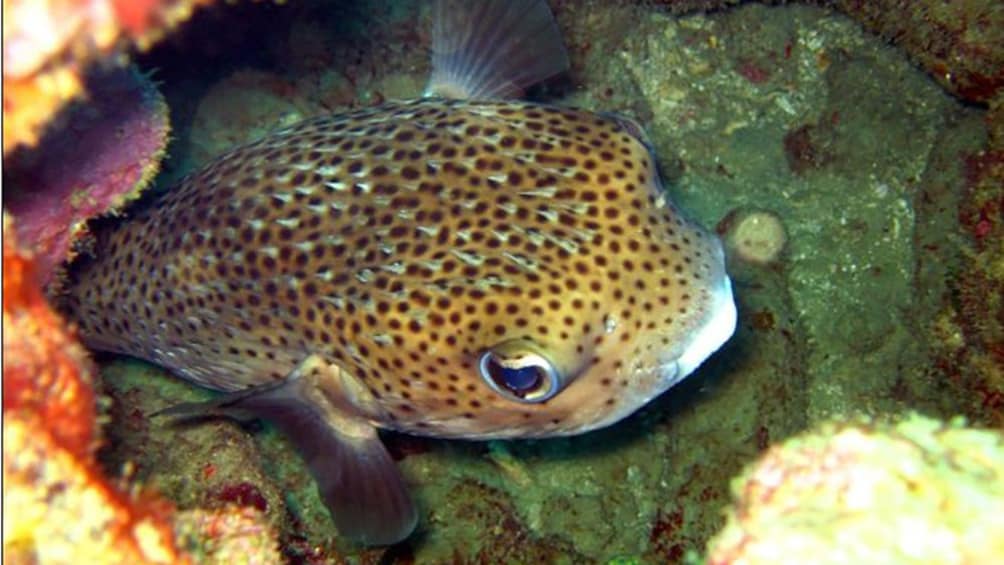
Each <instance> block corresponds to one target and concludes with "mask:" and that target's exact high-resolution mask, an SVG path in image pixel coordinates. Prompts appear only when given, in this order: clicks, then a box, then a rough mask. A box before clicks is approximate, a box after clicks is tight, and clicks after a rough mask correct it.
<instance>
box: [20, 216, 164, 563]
mask: <svg viewBox="0 0 1004 565" xmlns="http://www.w3.org/2000/svg"><path fill="white" fill-rule="evenodd" d="M3 240H4V242H3V263H4V277H3V327H4V332H3V359H4V362H3V408H4V426H3V449H4V457H3V461H4V463H3V485H4V496H3V506H4V508H3V510H4V526H3V545H4V554H5V555H4V562H5V563H6V562H10V563H36V562H38V563H53V562H63V561H64V560H65V559H67V556H73V560H75V561H77V562H86V563H109V564H111V563H123V562H131V563H173V562H178V561H183V558H182V557H181V555H180V554H179V553H178V552H177V551H176V549H175V547H174V542H173V532H172V529H171V525H170V523H169V522H168V521H167V516H168V507H167V505H166V503H164V502H160V501H157V500H154V499H152V498H149V497H146V496H142V495H138V494H128V493H124V492H121V491H119V490H118V489H117V488H116V487H115V486H113V485H112V484H110V483H108V482H107V481H106V480H105V479H104V478H103V476H102V473H101V471H100V469H99V468H98V466H97V464H96V461H95V459H94V450H95V447H96V442H97V434H98V431H97V428H96V425H95V406H94V393H93V390H92V388H91V373H92V367H91V365H90V363H89V361H88V360H87V359H86V357H85V355H84V352H83V350H82V349H81V347H80V346H79V345H78V344H77V343H76V342H75V341H74V339H73V337H72V336H71V335H70V334H69V333H68V332H67V330H66V329H65V327H64V326H63V323H62V322H61V321H60V320H59V318H58V317H57V316H56V315H55V314H54V313H53V312H52V311H51V310H50V309H49V307H48V306H47V304H46V303H45V299H44V298H43V296H42V293H41V289H40V288H39V286H38V282H37V279H36V276H35V272H34V269H33V265H32V263H31V260H30V258H29V257H28V256H27V255H25V254H24V253H23V252H21V251H19V250H18V248H17V247H16V243H15V240H16V238H15V236H14V234H13V231H12V230H11V227H10V220H9V219H8V218H7V217H6V216H5V218H4V237H3Z"/></svg>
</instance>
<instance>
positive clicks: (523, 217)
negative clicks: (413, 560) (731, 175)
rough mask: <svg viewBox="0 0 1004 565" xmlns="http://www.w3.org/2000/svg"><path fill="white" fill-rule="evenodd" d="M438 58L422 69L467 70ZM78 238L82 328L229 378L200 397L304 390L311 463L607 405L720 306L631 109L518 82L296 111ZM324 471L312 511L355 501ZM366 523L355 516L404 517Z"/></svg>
mask: <svg viewBox="0 0 1004 565" xmlns="http://www.w3.org/2000/svg"><path fill="white" fill-rule="evenodd" d="M482 4H485V5H492V4H493V3H492V2H482ZM494 4H496V5H497V4H500V3H497V2H496V3H494ZM501 4H505V3H501ZM524 4H528V5H535V6H539V5H541V4H542V3H538V2H524ZM544 9H545V10H546V5H544ZM547 15H548V17H550V15H549V13H548V14H547ZM455 82H456V81H452V82H451V83H450V84H451V85H453V86H452V87H451V89H445V90H444V89H439V90H440V91H445V92H449V93H451V94H452V93H454V92H456V91H458V90H459V91H461V92H464V91H470V88H466V87H464V86H463V85H461V86H459V87H457V86H456V85H455V84H454V83H455ZM436 91H437V89H435V88H434V89H433V92H436ZM97 238H98V239H97V244H96V246H95V249H96V251H95V255H96V257H95V259H93V260H91V261H89V262H85V263H83V264H80V265H78V266H77V267H76V268H75V270H74V273H73V284H72V286H71V287H70V289H69V291H68V294H67V297H66V305H67V306H66V308H67V310H68V312H69V313H70V315H71V317H72V318H73V319H75V320H76V321H77V323H78V324H79V326H80V331H81V335H82V336H83V338H84V340H85V342H86V343H87V344H88V345H89V346H91V347H93V348H95V349H101V350H107V351H114V352H118V353H124V354H128V355H132V356H136V357H140V358H143V359H146V360H149V361H151V362H154V363H157V364H159V365H162V366H164V367H167V368H169V369H171V370H172V371H173V372H174V373H176V374H177V375H179V376H181V377H183V378H186V379H188V380H190V381H192V382H195V383H197V384H200V385H203V386H206V387H209V388H213V389H217V390H221V391H227V392H232V393H234V395H232V396H229V397H225V398H226V400H222V401H219V402H217V403H215V405H214V406H215V408H216V409H218V411H219V412H221V413H227V411H228V410H232V409H234V408H240V409H242V410H249V411H251V412H253V413H258V414H263V415H265V416H271V417H275V418H278V419H279V420H282V419H283V418H286V417H287V416H288V414H289V410H287V408H288V407H289V406H293V405H295V406H298V407H299V408H298V410H299V409H302V410H301V411H303V412H305V413H307V412H309V413H316V414H321V417H320V418H321V420H324V421H326V422H327V427H328V428H330V429H320V430H317V431H318V434H320V435H327V436H333V437H334V439H332V440H331V444H330V446H329V447H330V450H331V451H333V452H338V454H339V455H338V456H337V457H333V459H332V460H333V461H334V463H331V462H329V463H328V464H329V465H334V464H348V465H353V464H356V463H355V462H357V461H359V460H360V459H359V457H355V458H354V457H353V454H354V455H359V452H360V450H362V451H365V450H373V451H374V453H375V452H378V451H380V450H381V449H382V447H381V446H380V445H379V440H378V439H375V434H374V433H373V429H375V428H386V429H392V430H397V431H402V432H408V433H416V434H423V435H434V436H439V437H460V438H509V437H536V436H552V435H565V434H574V433H581V432H584V431H588V430H591V429H594V428H597V427H601V426H605V425H609V424H611V423H613V422H616V421H617V420H619V419H621V418H623V417H624V416H626V415H628V414H630V413H632V412H633V411H635V410H636V409H638V408H639V407H640V406H642V405H644V404H645V403H646V402H648V401H649V400H650V399H652V398H653V397H655V396H657V395H658V394H660V393H661V392H663V391H665V390H666V389H667V388H669V387H670V386H672V385H673V384H675V383H676V382H678V381H679V380H680V379H682V378H683V377H684V376H686V375H687V374H689V373H690V372H691V371H693V370H694V369H695V368H696V366H697V365H698V364H699V363H700V362H701V361H703V359H704V358H706V357H707V356H708V355H710V353H711V352H713V351H714V350H715V349H717V348H718V347H719V346H720V345H721V343H722V342H724V341H725V340H726V339H727V338H728V337H729V335H731V333H732V331H733V328H734V326H735V307H734V305H733V301H732V294H731V286H730V283H729V279H728V277H727V275H726V273H725V270H724V260H723V254H722V248H721V245H720V243H719V241H718V240H717V239H716V238H715V237H714V236H713V235H711V234H709V233H708V232H706V231H704V230H703V229H702V228H701V227H699V226H698V225H696V224H694V223H692V222H690V221H688V220H686V219H685V218H684V217H683V216H682V214H681V213H680V211H679V210H678V209H677V208H676V207H675V206H674V205H673V204H672V203H671V202H670V201H669V200H668V199H667V198H666V195H665V193H664V191H663V187H662V186H661V183H660V180H659V175H658V172H657V169H656V163H655V160H654V158H653V156H652V153H651V151H650V150H649V148H648V147H647V145H646V143H645V140H644V139H642V138H641V136H640V135H639V129H638V127H637V126H636V125H635V124H633V122H630V121H629V120H626V119H623V118H618V117H615V116H606V115H600V114H596V113H592V112H588V111H583V110H576V109H571V108H563V107H557V106H551V105H542V104H534V103H530V102H524V101H518V100H510V99H485V100H474V99H462V98H444V97H438V96H429V97H425V98H421V99H416V100H410V101H399V102H390V103H386V104H383V105H380V106H376V107H372V108H367V109H363V110H358V111H354V112H350V113H345V114H339V115H332V116H324V117H319V118H316V119H311V120H308V121H305V122H301V123H299V124H296V125H293V126H290V127H287V128H285V129H282V130H279V131H276V132H274V133H272V134H270V135H268V136H267V137H265V138H263V139H261V140H259V141H256V142H254V143H251V144H248V145H245V146H242V147H239V148H236V149H234V150H232V151H230V152H228V153H226V154H225V155H223V156H221V157H219V158H218V159H216V160H215V161H213V162H212V163H211V164H209V165H208V166H206V167H205V168H203V169H201V170H199V171H197V172H195V173H194V174H192V175H190V176H189V177H187V178H186V179H184V180H183V181H182V182H181V183H180V185H178V186H177V187H175V188H174V189H172V190H171V191H169V192H168V193H166V194H165V195H164V196H162V197H160V198H159V199H157V200H156V201H155V202H153V203H152V205H150V206H148V207H146V208H144V209H142V210H137V211H136V212H135V214H134V215H133V217H131V218H129V219H128V220H127V221H124V222H121V223H119V224H117V225H116V226H114V227H113V228H111V229H110V230H108V231H105V232H103V233H100V234H98V236H97ZM294 377H295V378H294ZM293 381H296V382H299V383H301V384H298V385H296V386H293V385H291V384H288V383H291V382H293ZM302 383H310V385H309V386H308V385H306V384H302ZM296 387H300V388H296ZM311 387H312V388H311ZM258 390H261V391H265V392H264V393H262V394H256V393H255V391H258ZM277 405H281V406H283V407H284V408H282V409H274V406H277ZM270 407H272V408H271V409H270ZM318 407H321V408H318ZM297 422H299V423H297V424H296V425H297V426H301V427H300V428H295V427H294V426H293V425H292V424H290V425H288V426H287V428H292V429H294V430H295V429H300V430H302V429H303V428H302V426H303V425H305V424H303V422H300V421H299V420H298V421H297ZM280 427H283V426H282V423H281V422H280ZM321 428H323V426H322V427H321ZM345 430H356V431H354V432H351V433H349V432H346V431H345ZM300 435H303V434H300ZM358 438H364V439H358ZM305 441H306V440H303V439H302V438H301V447H302V448H305V449H306V450H307V451H310V450H311V449H313V450H314V451H318V448H317V445H328V444H325V443H324V441H321V442H320V443H319V444H307V445H302V444H303V443H304V442H305ZM315 455H316V453H315ZM381 457H383V459H380V458H381ZM363 459H364V460H365V459H366V458H363ZM376 459H380V461H382V463H380V465H383V466H386V465H390V466H391V467H393V463H392V462H389V459H387V458H386V457H385V454H380V456H379V457H376ZM384 459H386V461H384ZM308 460H309V458H308ZM346 462H348V463H346ZM312 470H313V471H314V475H315V477H318V475H323V474H324V473H323V472H321V470H319V469H318V468H316V466H314V465H313V464H312ZM330 470H331V469H330V468H328V469H327V471H330ZM361 472H362V471H361ZM367 472H368V473H370V474H372V469H370V470H369V471H366V472H363V474H366V473H367ZM382 472H385V473H391V472H392V471H391V470H387V469H382ZM346 474H347V475H349V476H351V473H346ZM378 476H379V475H378ZM394 477H396V475H394ZM320 480H321V479H320V478H319V482H320ZM360 480H362V479H360ZM388 480H389V481H391V482H393V480H395V479H394V478H391V479H388ZM396 480H397V481H398V483H400V481H399V479H396ZM346 486H348V487H352V486H353V485H351V484H349V485H345V484H342V485H339V486H338V488H346ZM321 488H322V491H324V490H325V487H324V486H323V485H322V487H321ZM333 488H335V487H330V488H328V489H327V490H328V492H329V494H330V496H331V497H334V500H332V499H329V504H330V505H331V506H332V507H333V511H334V512H335V513H336V514H337V513H338V512H343V513H348V514H352V513H353V512H355V513H356V514H358V513H365V512H367V511H366V510H359V509H358V508H357V509H356V510H354V511H352V510H349V511H346V510H345V506H346V504H348V503H346V502H345V501H344V500H340V499H338V496H339V495H338V494H331V493H330V491H331V490H332V489H333ZM394 488H397V489H398V490H402V489H403V486H401V485H399V484H396V485H395V487H394ZM392 490H393V489H392ZM373 496H381V495H373ZM402 500H404V502H402ZM352 504H355V505H356V506H367V505H368V504H370V502H367V501H366V500H363V501H356V502H353V503H352ZM402 504H405V505H407V500H406V498H405V499H400V497H398V499H395V501H393V502H388V503H387V504H385V506H388V507H394V506H395V505H397V506H398V507H399V506H400V505H402ZM349 506H351V504H349ZM353 508H355V507H353ZM388 512H391V511H390V510H389V511H388ZM393 512H397V513H398V514H400V513H401V512H405V510H401V508H397V510H394V511H393ZM411 512H412V513H413V512H414V511H413V510H411ZM385 518H386V516H385V517H383V518H380V520H384V521H386V520H385ZM380 520H376V519H375V521H373V524H378V523H382V522H380ZM336 521H337V520H336ZM413 525H414V520H413V519H412V521H411V526H413ZM339 526H340V527H343V526H345V521H342V522H339ZM345 527H347V528H351V525H349V526H345ZM380 529H381V527H380V526H379V525H371V526H369V527H368V530H367V531H366V532H363V534H362V535H361V536H358V537H360V538H361V539H364V541H369V542H376V543H383V542H387V541H394V540H395V539H399V538H400V537H401V536H402V535H406V532H405V530H406V531H407V532H410V527H407V524H404V525H402V526H399V527H398V528H397V531H395V532H394V533H393V534H388V535H385V532H381V533H380V535H375V534H372V531H371V530H380ZM402 532H404V533H403V534H402Z"/></svg>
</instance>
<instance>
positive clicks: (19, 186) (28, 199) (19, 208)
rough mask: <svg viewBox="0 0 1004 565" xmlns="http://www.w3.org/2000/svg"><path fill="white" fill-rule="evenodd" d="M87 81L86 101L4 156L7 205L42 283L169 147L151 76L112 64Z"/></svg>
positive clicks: (143, 183)
mask: <svg viewBox="0 0 1004 565" xmlns="http://www.w3.org/2000/svg"><path fill="white" fill-rule="evenodd" d="M87 86H88V88H87V91H88V100H87V103H86V104H71V105H70V107H69V108H68V111H67V112H66V113H65V115H64V118H63V122H62V124H61V125H60V127H59V128H58V131H54V132H52V133H51V134H50V135H47V136H45V137H44V138H43V139H42V140H41V142H40V144H39V145H38V146H37V147H32V148H20V149H18V150H15V151H12V152H11V153H10V154H8V156H7V158H6V159H5V165H6V167H5V168H4V187H5V188H6V190H5V192H4V207H5V209H6V210H7V212H9V213H11V214H13V215H14V217H15V218H16V219H17V221H16V222H15V228H16V229H17V232H18V239H19V240H20V241H21V243H22V245H25V246H26V247H28V248H30V249H31V251H32V253H33V255H34V257H35V260H36V264H37V269H38V271H39V273H40V275H41V277H42V282H43V284H46V283H48V282H49V280H50V278H51V277H52V276H53V274H54V272H55V271H56V270H57V267H58V266H59V265H60V264H61V263H62V262H63V261H64V260H67V259H70V258H72V255H73V252H74V251H75V249H76V247H77V246H75V242H79V241H80V240H81V239H82V238H83V237H84V235H85V234H86V221H87V220H88V219H90V218H93V217H97V216H100V215H103V214H106V213H109V212H115V211H118V210H120V209H121V208H122V206H123V205H124V204H125V203H126V202H128V201H129V200H131V199H134V198H136V197H137V196H138V195H139V193H140V192H141V191H142V190H143V189H145V188H146V187H147V186H148V185H149V183H150V181H151V180H152V179H153V177H154V176H155V175H156V174H157V171H158V170H159V165H160V159H161V157H162V156H163V155H164V152H165V149H166V147H167V139H168V132H169V126H168V119H167V105H166V104H165V103H164V99H163V98H162V97H161V96H160V93H159V92H157V89H156V88H155V87H154V86H153V84H152V83H151V82H150V80H149V79H148V78H147V77H145V76H143V75H141V74H140V73H139V71H137V70H135V69H110V70H105V71H101V72H97V73H94V74H91V75H90V77H89V78H88V81H87ZM5 115H6V114H5Z"/></svg>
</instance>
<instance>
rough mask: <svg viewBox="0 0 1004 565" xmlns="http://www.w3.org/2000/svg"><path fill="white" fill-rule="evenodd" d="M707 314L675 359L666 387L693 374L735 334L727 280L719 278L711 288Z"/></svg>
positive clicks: (729, 285)
mask: <svg viewBox="0 0 1004 565" xmlns="http://www.w3.org/2000/svg"><path fill="white" fill-rule="evenodd" d="M708 310H709V312H710V316H708V318H707V320H705V322H704V324H703V325H701V326H700V327H698V328H696V329H695V331H694V333H693V337H692V338H691V340H690V343H689V344H687V347H686V349H684V350H683V353H681V354H680V356H679V358H677V360H676V363H677V371H676V374H675V375H673V377H672V378H673V379H674V381H673V382H672V383H670V386H672V384H676V383H677V382H679V381H680V380H682V379H683V378H684V377H686V376H687V375H689V374H690V373H692V372H694V370H695V369H697V367H698V366H700V364H701V363H703V362H704V360H705V359H707V358H708V357H710V356H711V354H712V353H714V352H715V351H717V350H718V349H719V348H720V347H721V346H722V345H723V344H724V343H725V342H726V341H728V339H729V338H730V337H732V334H733V333H735V331H736V318H737V313H736V304H735V300H734V299H733V297H732V281H731V280H729V277H727V276H722V277H721V279H719V281H718V284H717V285H716V286H715V288H713V289H711V300H710V301H709V304H708Z"/></svg>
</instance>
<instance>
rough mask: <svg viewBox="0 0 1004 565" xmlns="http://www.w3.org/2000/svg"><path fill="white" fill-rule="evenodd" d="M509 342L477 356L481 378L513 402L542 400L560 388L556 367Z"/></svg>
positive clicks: (534, 353) (538, 355)
mask: <svg viewBox="0 0 1004 565" xmlns="http://www.w3.org/2000/svg"><path fill="white" fill-rule="evenodd" d="M513 345H514V344H512V343H511V342H509V343H506V344H503V345H501V346H497V347H495V348H493V349H490V350H488V351H485V352H484V353H482V354H481V357H480V358H479V359H478V371H480V373H481V378H482V379H484V381H485V383H487V384H488V386H490V387H491V388H492V390H494V391H495V392H497V393H499V394H501V395H502V396H504V397H506V398H508V399H509V400H514V401H516V402H526V403H537V402H544V401H545V400H548V399H549V398H551V397H553V396H554V395H555V394H557V393H558V391H559V390H561V378H560V375H559V373H558V370H557V369H556V368H555V367H554V365H552V364H551V362H550V361H548V360H547V358H545V357H544V356H543V355H541V354H539V353H537V352H535V351H532V350H525V349H524V350H519V349H518V348H516V347H513Z"/></svg>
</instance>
